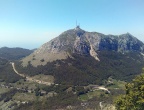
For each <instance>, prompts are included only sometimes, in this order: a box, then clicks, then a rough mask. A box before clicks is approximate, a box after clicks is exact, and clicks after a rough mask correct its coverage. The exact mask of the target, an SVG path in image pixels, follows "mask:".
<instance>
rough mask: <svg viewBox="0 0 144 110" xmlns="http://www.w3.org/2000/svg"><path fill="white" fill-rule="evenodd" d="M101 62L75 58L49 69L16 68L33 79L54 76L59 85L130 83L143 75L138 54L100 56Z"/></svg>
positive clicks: (19, 66)
mask: <svg viewBox="0 0 144 110" xmlns="http://www.w3.org/2000/svg"><path fill="white" fill-rule="evenodd" d="M98 54H99V56H98V57H99V58H100V62H99V61H96V60H95V59H94V58H93V57H91V56H89V55H78V54H74V55H73V58H68V59H66V60H57V61H54V62H51V63H47V65H45V66H37V67H33V66H32V65H31V63H30V62H29V65H28V66H27V67H22V66H21V64H20V62H19V63H18V62H17V64H16V68H17V70H18V71H19V72H21V73H25V74H27V75H30V76H34V75H37V74H45V75H53V76H54V77H55V83H58V84H63V85H88V84H103V83H104V82H105V80H107V78H109V77H113V78H114V79H119V80H125V81H130V80H131V79H132V78H133V77H135V75H136V74H138V73H141V68H142V67H143V66H144V59H143V56H141V55H140V54H137V53H135V52H132V53H125V54H122V53H117V52H109V51H102V52H99V53H98Z"/></svg>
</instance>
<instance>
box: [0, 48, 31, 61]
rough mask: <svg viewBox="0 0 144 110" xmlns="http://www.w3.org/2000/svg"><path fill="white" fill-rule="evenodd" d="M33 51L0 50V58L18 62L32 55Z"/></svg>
mask: <svg viewBox="0 0 144 110" xmlns="http://www.w3.org/2000/svg"><path fill="white" fill-rule="evenodd" d="M32 52H33V51H32V50H28V49H23V48H8V47H3V48H0V57H1V58H5V59H8V60H18V59H21V58H23V57H26V56H28V55H30V54H31V53H32Z"/></svg>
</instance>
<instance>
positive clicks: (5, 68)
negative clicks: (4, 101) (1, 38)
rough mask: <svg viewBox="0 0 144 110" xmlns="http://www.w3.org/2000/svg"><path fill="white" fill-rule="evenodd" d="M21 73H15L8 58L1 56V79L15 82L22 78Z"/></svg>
mask: <svg viewBox="0 0 144 110" xmlns="http://www.w3.org/2000/svg"><path fill="white" fill-rule="evenodd" d="M21 78H22V77H20V76H19V75H17V74H15V72H14V71H13V68H12V66H11V64H10V62H9V61H8V60H6V59H2V58H0V81H1V82H3V81H4V82H7V83H14V82H16V81H18V80H19V79H21Z"/></svg>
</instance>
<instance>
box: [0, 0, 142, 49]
mask: <svg viewBox="0 0 144 110" xmlns="http://www.w3.org/2000/svg"><path fill="white" fill-rule="evenodd" d="M76 20H77V22H78V24H79V23H80V25H81V28H82V29H84V30H86V31H89V32H93V31H95V32H100V33H103V34H106V35H107V34H113V35H120V34H124V33H127V32H129V33H130V34H132V35H133V36H135V37H136V38H138V39H139V40H141V41H144V31H143V29H144V25H143V23H144V1H143V0H137V1H135V0H120V1H116V0H109V1H108V0H85V1H83V0H71V1H70V0H69V1H68V0H61V1H57V0H1V1H0V42H1V43H0V47H4V46H6V47H21V48H27V49H34V48H38V47H40V46H41V45H42V44H43V43H46V42H48V41H50V40H51V39H53V38H55V37H57V36H58V35H59V34H61V33H62V32H64V31H66V30H68V29H72V28H75V26H76Z"/></svg>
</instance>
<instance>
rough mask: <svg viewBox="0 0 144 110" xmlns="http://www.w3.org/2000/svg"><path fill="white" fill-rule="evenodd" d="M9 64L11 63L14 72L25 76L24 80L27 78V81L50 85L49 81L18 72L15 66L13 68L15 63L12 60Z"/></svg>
mask: <svg viewBox="0 0 144 110" xmlns="http://www.w3.org/2000/svg"><path fill="white" fill-rule="evenodd" d="M11 65H12V68H13V70H14V72H15V73H16V74H18V75H19V76H21V77H25V78H26V80H28V81H32V82H36V83H39V84H45V85H49V86H50V85H52V83H50V82H45V81H41V80H37V79H34V78H32V77H29V76H26V75H24V74H21V73H19V72H18V71H17V70H16V68H15V63H14V62H11Z"/></svg>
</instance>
